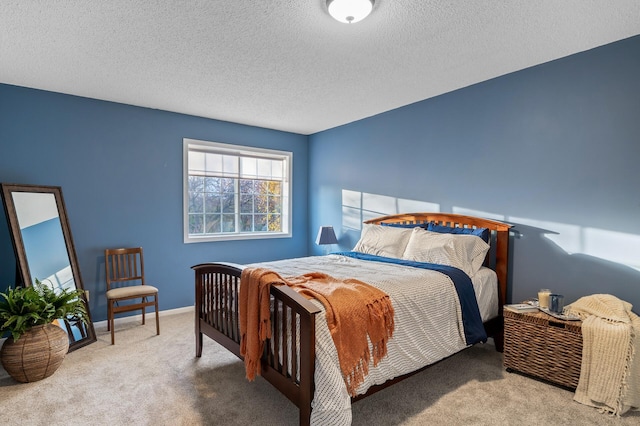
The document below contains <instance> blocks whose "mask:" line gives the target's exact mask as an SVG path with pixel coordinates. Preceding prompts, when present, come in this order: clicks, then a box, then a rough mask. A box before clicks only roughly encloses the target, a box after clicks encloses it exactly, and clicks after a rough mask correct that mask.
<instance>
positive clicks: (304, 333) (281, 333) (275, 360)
mask: <svg viewBox="0 0 640 426" xmlns="http://www.w3.org/2000/svg"><path fill="white" fill-rule="evenodd" d="M243 268H244V267H243V266H241V265H236V264H230V263H203V264H199V265H195V266H193V267H192V269H194V270H195V274H196V277H195V298H196V300H195V312H196V315H195V322H196V323H195V333H196V357H200V356H202V343H203V340H202V339H203V335H206V336H208V337H210V338H211V339H213V340H215V341H216V342H218V343H219V344H221V345H222V346H224V347H225V348H227V349H228V350H229V351H230V352H232V353H234V354H235V355H236V356H238V357H239V358H241V359H242V356H241V355H240V324H239V316H238V306H239V295H240V292H239V291H240V276H241V274H242V269H243ZM318 312H320V309H318V307H317V306H316V305H314V304H313V303H311V302H309V301H308V300H307V299H305V298H304V297H302V296H300V295H299V294H298V293H296V292H295V291H294V290H292V289H290V288H289V287H286V286H272V287H271V327H272V330H271V338H270V339H268V340H267V342H266V344H265V350H264V353H263V355H262V364H261V367H262V376H263V377H264V378H265V379H266V380H267V381H268V382H269V383H271V384H272V385H273V386H275V387H276V388H277V389H278V390H279V391H280V392H282V393H283V394H284V395H285V396H286V397H287V398H289V400H290V401H291V402H293V403H294V404H295V405H296V406H297V407H298V408H299V409H300V424H301V425H304V424H309V420H310V416H311V400H312V399H313V393H314V382H313V377H314V369H315V348H316V345H315V341H316V335H315V331H316V326H315V315H316V314H317V313H318Z"/></svg>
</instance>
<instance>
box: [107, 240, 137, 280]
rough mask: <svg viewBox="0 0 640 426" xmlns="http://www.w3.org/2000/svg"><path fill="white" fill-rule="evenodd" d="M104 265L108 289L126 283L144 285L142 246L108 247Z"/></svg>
mask: <svg viewBox="0 0 640 426" xmlns="http://www.w3.org/2000/svg"><path fill="white" fill-rule="evenodd" d="M104 265H105V269H106V277H107V290H111V288H112V287H122V286H124V285H140V284H141V285H144V284H145V280H144V258H143V256H142V247H133V248H118V249H106V250H105V251H104Z"/></svg>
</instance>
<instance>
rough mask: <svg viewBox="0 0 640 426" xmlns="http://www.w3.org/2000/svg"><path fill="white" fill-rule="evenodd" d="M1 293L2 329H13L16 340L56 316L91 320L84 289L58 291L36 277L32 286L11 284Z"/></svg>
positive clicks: (85, 320)
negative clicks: (12, 285)
mask: <svg viewBox="0 0 640 426" xmlns="http://www.w3.org/2000/svg"><path fill="white" fill-rule="evenodd" d="M0 296H1V297H2V299H4V300H0V331H10V332H11V336H12V337H13V340H14V341H15V340H18V339H19V338H20V336H21V335H22V334H24V332H25V331H27V330H29V329H30V328H31V327H34V326H36V325H44V324H50V323H52V322H53V321H54V320H56V319H65V318H70V319H71V318H72V319H73V320H74V321H77V320H80V321H82V322H83V323H84V324H87V323H88V321H89V314H88V313H87V306H86V304H85V301H84V292H83V291H82V290H69V289H62V290H59V291H55V290H53V289H52V288H50V287H49V286H47V285H45V284H43V283H42V282H40V281H39V280H38V279H36V284H35V285H33V286H31V287H16V288H8V289H7V291H6V292H5V293H0Z"/></svg>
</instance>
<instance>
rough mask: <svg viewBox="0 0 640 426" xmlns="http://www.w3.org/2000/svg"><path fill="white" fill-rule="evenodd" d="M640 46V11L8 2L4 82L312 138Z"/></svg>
mask: <svg viewBox="0 0 640 426" xmlns="http://www.w3.org/2000/svg"><path fill="white" fill-rule="evenodd" d="M637 34H640V1H639V0H615V1H611V0H600V1H595V0H562V1H559V0H535V1H532V0H513V1H508V2H506V1H504V0H466V1H465V0H459V1H456V0H376V2H375V5H374V9H373V12H372V14H371V15H370V16H369V17H368V18H367V19H365V20H364V21H362V22H359V23H357V24H353V25H348V24H341V23H339V22H337V21H334V20H333V19H332V18H331V17H330V16H329V14H328V13H327V10H326V6H325V0H271V1H267V0H261V1H258V0H225V1H222V0H220V1H217V0H172V1H170V0H155V1H151V0H137V1H131V0H108V1H105V0H60V1H49V0H40V1H35V0H2V2H0V82H1V83H7V84H13V85H18V86H25V87H33V88H38V89H45V90H51V91H55V92H62V93H69V94H73V95H79V96H85V97H89V98H97V99H104V100H109V101H115V102H122V103H127V104H132V105H139V106H144V107H150V108H158V109H163V110H168V111H175V112H180V113H186V114H192V115H196V116H202V117H209V118H215V119H220V120H226V121H233V122H237V123H244V124H249V125H255V126H261V127H267V128H272V129H278V130H286V131H291V132H296V133H302V134H311V133H315V132H318V131H321V130H325V129H329V128H332V127H336V126H339V125H342V124H346V123H349V122H352V121H355V120H359V119H362V118H365V117H369V116H372V115H375V114H378V113H381V112H384V111H388V110H391V109H394V108H397V107H400V106H403V105H407V104H410V103H413V102H416V101H420V100H423V99H427V98H430V97H433V96H437V95H440V94H442V93H446V92H449V91H452V90H455V89H459V88H462V87H465V86H469V85H471V84H474V83H478V82H480V81H484V80H487V79H490V78H493V77H497V76H500V75H504V74H507V73H510V72H513V71H517V70H520V69H523V68H527V67H530V66H533V65H537V64H540V63H543V62H547V61H550V60H553V59H557V58H561V57H564V56H567V55H571V54H573V53H577V52H580V51H584V50H587V49H591V48H594V47H597V46H601V45H604V44H607V43H611V42H613V41H616V40H620V39H624V38H627V37H631V36H634V35H637Z"/></svg>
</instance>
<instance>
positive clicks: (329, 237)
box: [316, 226, 338, 246]
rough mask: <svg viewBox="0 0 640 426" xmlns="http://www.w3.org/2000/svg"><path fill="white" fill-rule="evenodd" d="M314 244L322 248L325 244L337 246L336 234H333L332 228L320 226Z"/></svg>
mask: <svg viewBox="0 0 640 426" xmlns="http://www.w3.org/2000/svg"><path fill="white" fill-rule="evenodd" d="M316 244H317V245H319V246H323V245H325V244H338V239H337V238H336V233H335V232H333V226H321V227H320V229H319V230H318V236H317V237H316Z"/></svg>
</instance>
